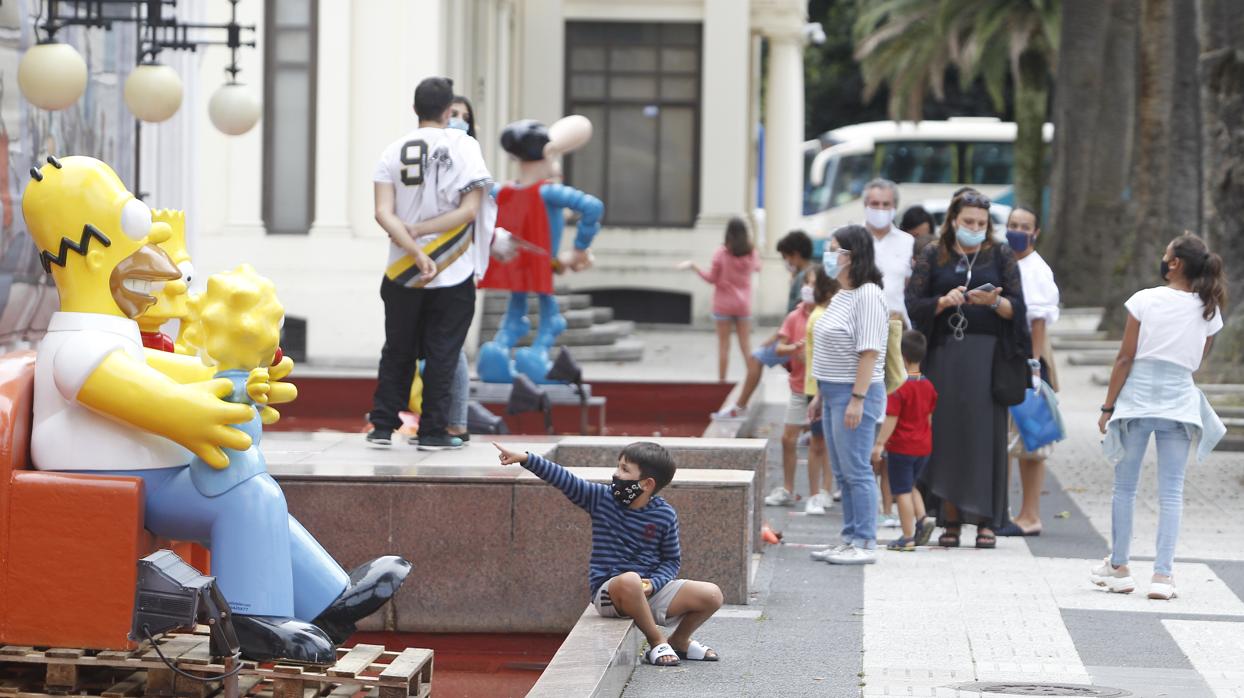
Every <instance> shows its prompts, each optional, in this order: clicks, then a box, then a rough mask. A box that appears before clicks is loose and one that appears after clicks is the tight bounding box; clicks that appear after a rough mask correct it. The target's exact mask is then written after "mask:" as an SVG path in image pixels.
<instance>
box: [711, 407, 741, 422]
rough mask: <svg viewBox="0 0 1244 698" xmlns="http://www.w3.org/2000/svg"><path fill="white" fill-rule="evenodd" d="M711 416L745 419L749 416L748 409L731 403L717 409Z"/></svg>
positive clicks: (714, 417) (715, 417)
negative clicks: (721, 408) (722, 408)
mask: <svg viewBox="0 0 1244 698" xmlns="http://www.w3.org/2000/svg"><path fill="white" fill-rule="evenodd" d="M710 416H711V417H712V418H713V419H743V418H744V417H746V416H747V409H746V408H743V407H739V406H738V405H730V406H729V407H727V408H725V409H724V410H717V411H716V412H714V413H712V415H710Z"/></svg>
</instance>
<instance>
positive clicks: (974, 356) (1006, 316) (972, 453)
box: [907, 190, 1031, 548]
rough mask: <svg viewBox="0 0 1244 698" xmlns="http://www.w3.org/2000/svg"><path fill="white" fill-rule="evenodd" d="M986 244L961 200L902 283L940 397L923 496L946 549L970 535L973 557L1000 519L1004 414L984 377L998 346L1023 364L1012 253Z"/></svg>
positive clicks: (969, 202)
mask: <svg viewBox="0 0 1244 698" xmlns="http://www.w3.org/2000/svg"><path fill="white" fill-rule="evenodd" d="M992 235H993V223H992V222H991V221H990V219H989V199H988V198H986V197H985V196H983V195H981V194H980V193H979V192H977V191H974V190H968V191H965V192H963V193H961V194H960V195H959V196H957V197H955V199H954V200H953V201H951V203H950V208H949V209H948V210H947V212H946V221H945V223H943V224H942V229H941V231H940V233H939V235H938V239H937V241H936V242H935V243H933V244H930V245H929V246H927V247H925V248H924V249H923V250H921V252H920V254H919V255H917V257H916V262H915V264H916V266H915V271H914V273H913V275H912V277H911V280H910V281H908V282H907V312H908V314H909V315H910V316H911V322H912V325H913V327H914V328H915V329H917V330H919V331H920V332H922V333H923V334H924V335H925V338H926V339H927V340H928V346H929V349H928V354H927V356H926V357H925V360H924V374H925V375H926V376H927V377H928V378H929V380H931V381H932V382H933V386H934V387H935V388H937V393H938V400H937V410H936V411H935V412H934V413H933V453H932V455H931V456H930V458H929V465H928V467H927V468H926V469H925V471H924V475H923V476H922V477H921V491H922V492H924V493H925V499H926V504H927V506H928V510H929V512H930V513H933V512H936V514H937V517H938V523H939V524H940V525H941V526H943V527H944V528H945V532H944V533H943V534H942V535H941V537H940V538H938V544H939V545H943V546H946V547H958V546H959V535H960V526H961V525H962V524H965V523H966V524H974V525H975V526H976V547H978V548H993V547H995V546H996V544H997V539H996V537H995V536H994V531H995V530H997V528H998V527H1000V526H1002V525H1003V524H1004V523H1005V519H1006V516H1007V502H1006V491H1007V479H1006V476H1007V410H1006V407H1003V406H1002V405H1000V404H998V403H997V402H996V401H995V400H994V398H993V386H992V385H991V383H992V371H991V370H990V367H991V366H992V364H993V356H994V347H995V345H997V343H999V342H1004V343H1006V345H1007V346H1008V348H1014V347H1015V346H1017V345H1018V346H1019V347H1021V348H1022V349H1023V351H1024V352H1025V353H1026V354H1028V355H1031V352H1030V347H1029V340H1028V330H1027V327H1028V325H1027V322H1026V321H1025V315H1024V295H1023V288H1022V286H1021V284H1020V276H1019V266H1018V265H1017V263H1016V260H1015V253H1014V252H1012V251H1011V248H1010V247H1008V246H1006V245H1005V244H998V243H995V242H993V240H992Z"/></svg>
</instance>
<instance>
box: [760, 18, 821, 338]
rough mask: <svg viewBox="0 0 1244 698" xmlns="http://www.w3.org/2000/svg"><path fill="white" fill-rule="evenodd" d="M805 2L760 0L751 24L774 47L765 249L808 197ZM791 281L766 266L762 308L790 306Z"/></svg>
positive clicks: (792, 222)
mask: <svg viewBox="0 0 1244 698" xmlns="http://www.w3.org/2000/svg"><path fill="white" fill-rule="evenodd" d="M806 21H807V2H806V0H755V1H754V2H753V4H752V22H753V25H754V26H755V27H756V29H758V30H759V31H760V32H761V34H762V35H763V36H764V37H765V39H766V40H767V42H768V45H769V54H768V62H769V66H768V75H767V76H766V77H767V79H766V81H765V95H764V124H765V135H764V138H765V141H764V142H765V156H764V168H765V169H764V186H765V191H764V196H765V198H764V203H765V243H764V244H765V248H766V249H767V250H771V249H773V246H774V245H775V244H777V241H778V240H779V239H781V237H782V236H783V235H785V234H786V233H787V232H788V231H790V230H791V229H792V228H794V227H795V226H796V225H797V224H798V221H799V215H800V211H801V197H802V193H803V155H802V145H803V140H804V137H803V136H804V113H803V42H804V38H803V27H804V24H805V23H806ZM788 283H789V280H788V279H787V277H786V275H785V274H784V273H782V270H781V268H780V266H778V265H775V264H767V265H766V269H765V271H764V273H762V276H761V283H759V284H758V285H757V286H758V290H759V294H758V295H759V298H758V300H759V306H760V308H761V310H762V312H763V313H765V314H775V313H776V314H779V315H780V314H781V313H782V312H783V311H784V310H785V308H786V297H787V296H786V294H787V290H788V289H789V286H788V285H787V284H788Z"/></svg>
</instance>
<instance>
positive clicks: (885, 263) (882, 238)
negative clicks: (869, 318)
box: [864, 179, 916, 327]
mask: <svg viewBox="0 0 1244 698" xmlns="http://www.w3.org/2000/svg"><path fill="white" fill-rule="evenodd" d="M897 210H898V186H897V185H895V184H894V182H891V181H890V180H888V179H874V180H872V181H871V182H869V183H868V184H865V185H864V227H865V228H867V229H868V232H870V233H872V235H873V249H874V250H875V251H876V253H877V268H878V269H880V270H881V280H882V282H883V287H884V290H885V303H886V307H887V308H888V309H889V310H890V317H900V318H902V320H903V326H904V327H911V320H909V319H908V317H907V302H906V301H905V300H904V298H903V293H904V290H905V289H906V288H907V279H910V278H911V260H912V256H913V255H914V254H915V252H914V250H915V245H916V239H915V238H913V237H912V236H911V235H909V234H908V233H905V232H903V231H902V230H899V229H898V227H897V226H895V225H894V213H895V211H897Z"/></svg>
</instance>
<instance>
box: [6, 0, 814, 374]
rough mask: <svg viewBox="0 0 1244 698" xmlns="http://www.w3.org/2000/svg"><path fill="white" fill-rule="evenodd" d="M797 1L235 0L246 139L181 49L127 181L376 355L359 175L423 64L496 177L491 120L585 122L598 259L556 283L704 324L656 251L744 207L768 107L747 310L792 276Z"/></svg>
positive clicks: (694, 301) (801, 7)
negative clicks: (174, 88)
mask: <svg viewBox="0 0 1244 698" xmlns="http://www.w3.org/2000/svg"><path fill="white" fill-rule="evenodd" d="M28 1H32V0H28ZM5 4H6V5H7V4H8V3H5ZM180 5H186V6H189V5H193V6H194V7H192V8H191V7H180V6H179V8H178V11H179V13H180V14H182V15H183V16H185V17H186V18H187V19H194V20H197V21H207V22H221V21H227V19H228V12H229V5H228V3H225V2H216V1H214V0H198V1H196V2H193V3H185V2H183V3H180ZM805 6H806V0H634V1H632V2H627V3H618V2H610V1H608V0H367V1H366V2H357V1H356V2H350V1H348V0H265V1H263V2H260V0H242V2H241V3H240V4H239V5H238V11H239V20H240V21H241V22H242V23H244V24H254V25H256V27H257V38H258V43H259V46H258V48H256V49H249V50H244V51H242V52H241V54H240V67H241V69H242V72H241V76H240V80H241V81H242V82H245V83H247V84H248V85H249V86H250V87H251V88H252V89H254V90H255V91H256V92H257V94H259V95H261V96H262V98H263V103H264V117H263V119H262V120H261V121H260V123H259V124H258V125H257V126H256V127H255V128H254V129H252V130H251V131H250V132H248V133H246V134H244V135H242V136H236V137H230V136H225V135H223V134H221V133H219V132H217V131H216V130H215V129H214V128H212V126H211V123H210V122H209V121H208V119H206V118H205V116H206V114H205V112H206V100H207V98H208V97H209V96H210V94H211V90H212V89H214V88H215V86H216V85H218V84H220V82H221V81H222V75H223V70H224V67H225V64H226V63H227V62H228V52H227V51H223V50H220V51H213V50H210V49H208V50H204V51H201V52H198V53H196V54H193V55H188V56H182V57H178V58H177V59H176V60H179V61H181V63H178V64H175V67H178V69H179V71H181V72H182V76H183V81H184V82H185V83H186V85H187V89H186V99H185V102H184V103H183V106H182V108H181V110H180V111H179V113H178V114H177V115H176V116H175V117H173V119H171V120H169V121H167V122H164V123H162V124H158V125H150V126H144V128H143V136H142V145H141V149H140V150H141V157H140V164H141V166H142V172H143V175H142V176H143V189H144V191H146V192H147V193H148V194H149V203H150V204H151V205H152V206H153V207H155V208H166V207H175V208H184V209H186V211H187V213H188V228H189V231H190V238H191V247H192V251H193V254H194V258H195V266H196V269H197V270H198V274H199V276H200V278H205V272H206V273H211V272H214V271H219V270H223V269H227V268H231V267H232V266H234V265H236V264H238V263H240V262H243V261H245V262H250V263H252V264H254V265H255V267H256V268H257V269H259V270H260V272H261V273H263V274H265V275H266V276H269V277H270V278H272V279H273V280H274V281H275V282H276V284H277V287H278V289H279V291H280V294H281V298H282V300H283V302H284V303H285V305H286V308H287V313H288V314H289V316H291V318H296V319H298V320H301V321H305V331H306V350H307V357H308V359H309V360H310V361H311V362H312V363H315V364H322V365H330V366H348V365H357V366H373V365H374V362H375V359H376V356H378V352H379V349H380V345H381V344H382V343H383V322H382V307H381V304H380V302H379V298H378V293H377V290H378V287H379V285H380V278H381V272H382V269H383V266H384V262H385V258H386V246H387V239H386V237H385V234H384V232H383V231H382V230H381V229H380V227H379V225H377V224H376V223H375V220H374V211H373V198H372V181H371V175H372V170H373V167H374V165H375V162H376V159H377V157H378V156H379V154H380V152H381V151H382V150H383V149H384V147H385V146H386V145H388V144H389V143H390V142H391V141H393V140H396V139H397V138H399V137H401V136H402V134H404V133H405V132H407V131H409V130H411V129H413V128H415V126H416V119H415V115H414V113H413V109H412V106H411V104H412V93H413V89H414V86H415V85H416V84H417V83H418V82H419V80H421V79H423V78H424V77H427V76H431V75H447V76H449V77H451V78H453V79H454V80H455V85H456V88H457V90H458V91H459V92H460V93H462V94H465V95H466V96H468V97H469V98H470V99H471V100H472V102H473V104H474V107H475V114H476V122H477V129H478V131H479V132H480V140H481V144H482V145H483V148H484V153H485V157H486V158H487V160H488V162H489V165H490V167H491V169H492V170H493V172H494V175H495V176H496V177H497V178H498V179H502V178H505V177H508V176H509V175H510V174H511V173H512V165H511V163H510V162H509V161H508V156H506V154H505V153H504V152H503V151H502V150H501V148H500V146H499V143H498V138H497V136H498V134H499V133H500V131H501V128H502V127H503V126H504V125H505V124H506V123H508V122H510V121H513V120H516V119H519V118H534V119H539V120H541V121H544V122H546V123H551V122H552V121H554V120H556V119H558V118H559V117H561V116H563V115H565V114H569V113H580V114H584V115H586V116H588V117H589V118H590V119H591V120H592V122H593V124H594V137H593V140H592V142H591V143H590V144H589V146H588V147H586V148H585V149H584V150H582V151H580V152H579V153H576V154H575V155H573V156H572V157H571V158H569V159H568V161H567V163H566V180H567V182H568V183H569V184H572V185H574V186H577V187H579V188H581V189H584V190H585V191H588V192H590V193H592V194H595V195H597V196H599V197H600V198H601V199H602V200H603V201H604V202H605V206H606V211H607V212H606V217H605V221H604V228H603V229H602V231H601V233H600V234H599V236H598V237H597V238H596V242H595V243H594V245H593V248H592V249H593V252H594V254H595V258H596V265H595V267H594V268H593V269H591V270H589V271H586V272H583V273H580V274H572V275H568V276H566V277H561V278H560V279H559V284H562V285H564V286H567V287H570V288H573V289H575V290H576V291H584V292H592V293H594V294H595V295H594V302H596V304H598V305H599V304H602V301H603V303H604V304H608V305H614V306H615V307H617V308H618V310H619V313H620V314H621V315H622V316H624V317H625V316H626V314H627V313H628V312H633V310H631V311H628V308H629V309H633V308H644V309H645V310H644V313H645V315H644V317H641V318H639V319H648V320H656V321H669V322H705V321H707V319H708V310H709V305H710V297H711V289H710V287H709V286H708V285H706V284H704V283H702V282H700V281H699V280H698V279H696V278H694V277H693V276H691V275H690V274H689V273H688V272H679V271H677V270H675V268H674V266H675V264H676V263H677V262H678V261H680V260H682V259H688V258H690V259H697V260H700V261H702V262H707V260H708V258H709V257H710V255H711V254H712V252H713V250H714V249H715V248H716V247H717V246H718V245H720V244H721V241H722V235H723V231H724V227H725V223H726V221H727V219H728V218H730V217H731V216H735V215H742V216H749V215H751V213H752V212H753V210H754V209H755V208H756V207H757V202H756V194H755V192H756V184H755V179H756V172H757V171H758V164H759V163H757V162H756V157H757V156H756V153H757V152H758V149H757V142H756V141H757V135H756V134H757V130H758V129H757V125H758V124H759V123H760V122H761V121H762V113H763V114H768V115H771V117H770V118H769V119H767V121H768V123H767V124H766V138H767V139H768V143H767V147H766V148H765V149H764V150H765V153H766V155H765V157H766V162H765V172H766V175H765V177H766V180H767V182H766V187H765V188H766V196H768V197H770V198H771V199H772V200H773V201H776V202H777V204H778V205H775V204H773V203H772V202H769V204H770V205H768V206H767V212H766V215H765V219H766V221H767V224H768V228H767V230H759V231H757V233H758V234H757V237H758V239H759V240H760V241H762V242H763V245H762V249H763V250H764V254H765V258H766V264H765V270H764V271H763V272H762V274H761V276H760V278H759V280H758V282H757V283H756V288H757V291H756V309H757V312H758V314H760V315H764V316H778V315H780V313H782V312H783V311H784V309H785V305H784V304H785V298H786V294H787V288H788V286H787V283H786V277H785V273H784V271H783V270H782V265H781V262H780V260H779V259H777V257H776V254H775V253H774V252H773V242H774V240H775V231H780V232H784V230H785V229H786V228H788V227H790V226H792V225H793V224H794V221H795V217H796V216H797V214H798V205H799V204H798V202H799V196H800V192H801V186H802V185H801V181H800V177H801V172H800V164H801V163H800V157H801V156H800V150H799V147H800V143H801V142H802V139H803V103H802V40H803V39H802V36H803V26H804V22H805V14H806V7H805ZM0 38H2V37H0ZM766 40H767V41H768V44H767V45H768V56H769V58H768V60H767V68H768V71H769V72H768V75H767V76H766V80H764V81H762V80H761V65H762V59H761V56H762V45H764V42H765V41H766ZM762 82H763V83H765V84H767V85H768V89H767V92H768V94H767V95H766V96H765V99H767V101H768V104H765V105H764V108H763V109H762V95H761V85H762ZM199 86H202V88H203V89H199ZM22 169H24V168H22ZM124 176H125V175H124V174H123V177H124ZM653 309H659V310H653Z"/></svg>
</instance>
